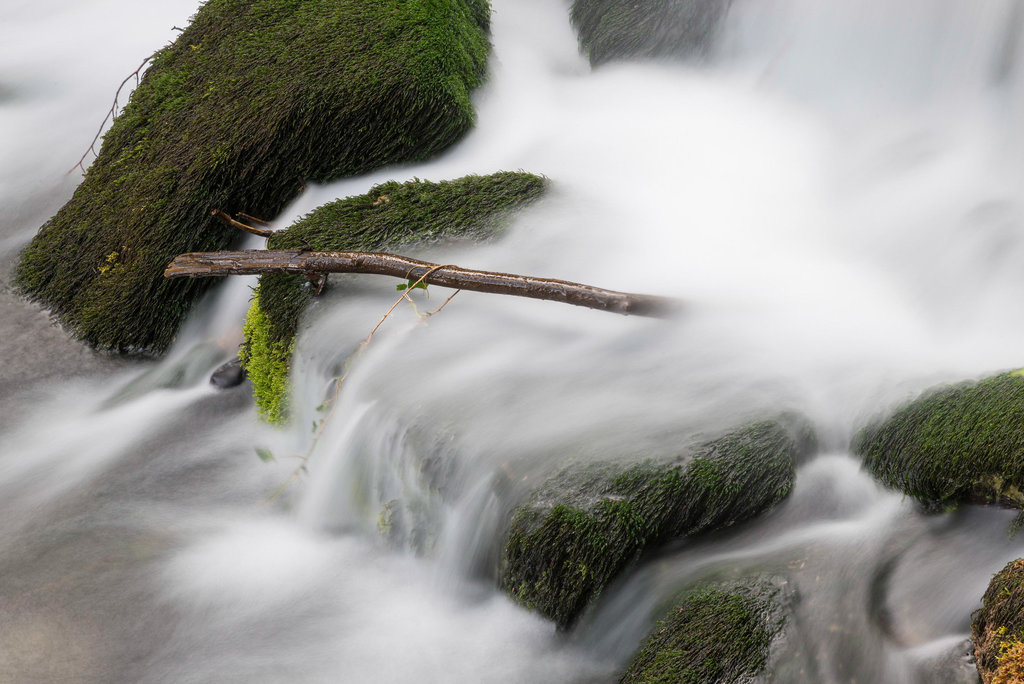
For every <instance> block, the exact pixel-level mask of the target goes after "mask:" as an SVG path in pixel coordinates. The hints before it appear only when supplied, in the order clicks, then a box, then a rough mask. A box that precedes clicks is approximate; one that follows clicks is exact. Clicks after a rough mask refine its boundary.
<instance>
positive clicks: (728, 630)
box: [620, 582, 785, 684]
mask: <svg viewBox="0 0 1024 684" xmlns="http://www.w3.org/2000/svg"><path fill="white" fill-rule="evenodd" d="M779 594H780V589H779V588H778V587H776V586H775V585H773V584H772V583H770V582H747V583H740V584H733V585H726V586H719V587H715V586H706V587H701V588H698V589H695V590H692V591H690V592H687V593H686V594H684V595H683V597H682V599H681V600H679V602H678V603H677V604H676V605H675V606H673V607H672V609H671V610H670V611H669V613H668V615H667V616H666V617H665V619H663V620H662V621H660V622H659V623H658V625H657V626H656V627H655V628H654V630H653V631H652V632H651V635H650V636H649V637H648V639H647V641H646V642H645V643H644V645H643V646H642V647H641V649H640V651H639V653H637V655H636V656H635V657H634V659H633V661H632V663H630V665H629V669H628V670H627V671H626V674H625V675H623V677H622V679H621V680H620V682H621V684H669V683H671V684H683V683H692V684H707V683H709V682H739V681H749V680H750V679H751V678H752V677H755V676H757V675H760V674H763V672H764V670H765V668H766V667H767V665H768V656H769V652H770V650H771V646H772V642H774V641H775V639H776V637H777V636H778V635H779V634H780V633H781V631H782V628H783V625H784V622H785V620H784V612H783V609H782V603H781V601H780V600H779Z"/></svg>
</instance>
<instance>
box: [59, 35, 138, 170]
mask: <svg viewBox="0 0 1024 684" xmlns="http://www.w3.org/2000/svg"><path fill="white" fill-rule="evenodd" d="M154 56H156V53H153V54H152V55H150V56H149V57H146V59H144V60H142V64H140V65H139V66H138V68H137V69H135V71H133V72H132V73H130V74H128V76H126V77H125V79H124V80H123V81H121V85H119V86H118V87H117V92H115V93H114V102H113V104H111V105H110V109H109V110H108V111H107V115H106V116H105V117H103V122H102V123H100V127H99V129H98V130H97V131H96V135H94V136H93V138H92V142H91V143H89V149H87V150H86V151H85V152H83V153H82V156H81V158H80V159H79V160H78V163H77V164H75V165H74V166H72V167H71V168H70V169H68V173H67V175H69V176H70V175H71V174H72V173H74V171H75V169H81V170H82V173H85V158H86V157H88V156H89V153H90V152H92V156H94V157H98V156H99V154H97V152H96V143H97V142H98V141H99V139H100V136H101V135H103V127H104V126H106V125H107V121H108V120H109V121H113V120H114V119H115V118H117V110H118V109H119V106H118V101H117V99H118V98H119V97H120V96H121V91H122V90H123V89H124V86H125V84H126V83H128V81H130V80H132V79H133V78H134V79H135V85H138V84H139V83H140V82H141V78H142V68H143V67H144V66H146V65H147V64H149V61H150V60H151V59H153V57H154Z"/></svg>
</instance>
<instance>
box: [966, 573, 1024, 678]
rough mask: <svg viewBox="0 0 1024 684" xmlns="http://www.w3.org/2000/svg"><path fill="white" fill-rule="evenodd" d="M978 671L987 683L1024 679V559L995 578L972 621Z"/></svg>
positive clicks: (997, 574)
mask: <svg viewBox="0 0 1024 684" xmlns="http://www.w3.org/2000/svg"><path fill="white" fill-rule="evenodd" d="M971 636H972V638H973V640H974V656H975V661H976V663H977V665H978V673H979V674H980V675H981V679H982V681H983V682H984V683H985V684H1011V683H1013V682H1022V681H1024V559H1019V560H1015V561H1012V562H1011V563H1009V564H1008V565H1007V566H1006V567H1005V568H1003V569H1002V570H1000V571H999V572H998V573H996V575H995V576H994V577H993V578H992V581H991V582H990V583H989V585H988V589H987V590H986V591H985V596H984V598H983V599H982V606H981V609H980V610H978V611H977V612H976V613H975V614H974V623H973V624H972V625H971Z"/></svg>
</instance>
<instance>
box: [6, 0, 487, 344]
mask: <svg viewBox="0 0 1024 684" xmlns="http://www.w3.org/2000/svg"><path fill="white" fill-rule="evenodd" d="M489 15H490V10H489V5H488V3H487V0H409V1H407V2H401V3H382V2H378V1H377V0H306V1H305V2H287V1H285V0H209V2H206V3H205V4H203V5H202V7H200V9H199V11H198V12H197V13H196V15H195V17H194V19H193V21H192V23H191V24H190V25H189V27H188V28H187V29H185V31H183V32H182V33H181V34H180V35H179V37H178V39H177V40H176V41H175V42H174V43H173V44H171V45H169V46H167V47H165V48H163V49H162V50H160V51H159V52H157V53H156V55H155V56H154V58H153V60H152V63H151V66H150V67H149V69H148V70H147V71H146V72H145V75H144V76H143V78H142V82H141V84H140V85H139V87H138V88H137V89H136V90H135V92H134V93H133V94H132V96H131V100H130V102H129V104H128V106H127V107H126V108H125V110H124V112H123V113H122V114H121V115H120V116H118V117H117V119H115V121H114V123H113V125H112V127H111V128H110V130H109V131H108V132H107V134H106V135H105V137H104V139H103V146H102V149H101V151H100V154H99V157H98V158H97V159H96V160H95V161H94V162H93V164H92V166H91V167H90V168H89V171H88V173H87V174H86V177H85V179H84V181H83V182H82V184H81V185H80V186H79V187H78V189H77V190H76V191H75V194H74V196H73V197H72V199H71V200H70V201H69V202H68V203H67V204H65V205H64V207H63V208H61V209H60V211H58V213H57V214H56V215H55V216H54V217H53V218H52V219H50V221H48V222H47V223H46V224H45V225H44V226H43V227H42V228H41V229H40V231H39V233H38V234H37V235H36V237H35V238H34V239H33V241H32V243H31V244H30V245H29V246H28V248H27V249H26V251H25V253H24V255H23V256H22V260H21V262H20V264H19V266H18V268H17V272H16V274H15V277H16V284H17V287H18V288H19V289H20V290H21V292H23V293H25V294H26V295H27V296H29V297H31V298H33V299H35V300H38V301H40V302H42V303H44V304H45V305H47V306H49V307H50V308H51V309H52V310H53V312H54V313H55V314H56V315H57V316H58V317H59V318H60V320H61V322H62V323H63V325H64V327H65V328H66V329H68V330H69V331H71V332H72V333H73V334H75V335H77V336H78V337H80V338H82V339H83V340H85V341H87V342H89V343H90V344H92V345H94V346H96V347H100V348H103V349H108V350H112V351H121V352H139V353H149V354H158V353H161V352H163V351H164V350H166V348H167V347H168V345H169V344H170V343H171V341H172V340H173V338H174V334H175V331H176V330H177V327H178V325H179V323H180V322H181V320H182V319H183V317H184V316H185V315H186V313H187V312H188V309H189V307H190V305H191V303H192V302H193V301H194V300H195V299H196V297H198V296H199V295H200V294H201V293H202V292H203V291H204V290H205V289H206V288H208V287H209V286H210V284H211V283H210V281H209V280H208V279H204V278H199V279H185V280H165V279H164V278H163V271H164V268H165V267H166V266H167V264H168V263H169V262H170V261H171V259H173V258H174V257H175V256H176V255H178V254H180V253H182V252H194V251H209V250H219V249H225V248H227V247H229V246H230V245H231V243H233V242H235V241H236V240H237V239H238V238H239V237H240V233H239V232H238V231H234V230H231V229H230V228H226V227H224V226H222V225H220V224H219V223H218V222H217V221H216V220H215V219H213V218H212V217H211V216H210V210H211V209H221V210H223V211H226V212H228V213H229V214H234V213H236V212H239V211H244V212H248V213H250V214H254V215H257V216H263V217H267V218H270V217H274V216H276V215H277V214H278V212H280V211H281V209H283V208H284V206H285V205H286V204H287V203H288V202H290V201H291V200H292V199H294V198H295V196H296V195H298V193H299V192H300V191H301V188H302V187H303V185H304V184H306V183H310V182H313V183H323V182H327V181H331V180H335V179H338V178H342V177H345V176H352V175H357V174H361V173H365V172H367V171H369V170H371V169H374V168H378V167H381V166H385V165H387V164H394V163H399V162H408V161H418V160H423V159H426V158H428V157H430V156H432V155H434V154H435V153H437V152H439V151H441V150H443V149H444V148H446V147H448V146H450V145H451V144H453V143H454V142H456V141H457V140H458V139H459V138H460V137H462V135H463V134H465V133H466V131H467V130H469V128H470V127H471V126H472V123H473V118H474V114H473V109H472V103H471V101H470V92H471V90H472V89H473V88H475V87H476V86H477V85H479V84H480V83H481V82H482V80H483V78H484V75H485V71H486V60H487V54H488V51H489V42H488V37H487V33H488V24H489Z"/></svg>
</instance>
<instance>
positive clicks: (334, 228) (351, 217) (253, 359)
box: [240, 171, 547, 423]
mask: <svg viewBox="0 0 1024 684" xmlns="http://www.w3.org/2000/svg"><path fill="white" fill-rule="evenodd" d="M546 187H547V181H546V179H545V178H543V177H542V176H537V175H534V174H532V173H525V172H522V171H518V172H510V171H502V172H498V173H494V174H491V175H488V176H465V177H463V178H459V179H457V180H449V181H441V182H437V183H435V182H431V181H424V180H418V179H417V180H413V181H408V182H405V183H398V182H395V181H390V182H387V183H383V184H381V185H377V186H375V187H374V188H372V189H371V190H370V191H369V192H367V193H366V194H364V195H357V196H354V197H348V198H345V199H341V200H338V201H336V202H331V203H329V204H325V205H323V206H321V207H319V208H317V209H316V210H314V211H313V212H311V213H310V214H308V215H307V216H305V217H304V218H302V219H301V220H299V221H298V222H296V223H295V224H293V225H292V226H291V227H289V228H288V229H287V230H284V231H280V232H277V233H274V235H272V236H271V237H270V239H269V240H267V247H268V248H269V249H309V250H317V251H362V252H382V251H383V252H394V251H398V250H403V251H406V248H409V247H413V246H415V247H422V246H426V245H431V244H436V243H438V242H442V241H449V240H468V241H483V240H487V239H491V238H493V237H495V236H497V235H498V234H499V233H500V232H501V231H502V229H503V228H504V227H505V226H506V225H507V224H508V222H509V220H510V218H511V215H512V213H513V212H514V211H515V210H516V209H521V208H523V207H525V206H526V205H527V204H529V203H531V202H533V201H535V200H537V199H538V198H539V197H540V196H541V195H542V194H543V193H544V191H545V189H546ZM405 255H406V256H412V255H411V254H409V253H406V254H405ZM312 298H313V293H312V291H311V289H310V288H309V287H308V284H307V281H306V279H305V277H303V276H295V275H288V274H273V275H265V276H262V277H261V278H260V282H259V285H258V287H257V290H256V295H255V296H254V298H253V303H252V306H251V308H250V310H249V316H248V318H247V320H246V324H245V330H244V332H245V344H244V345H243V348H242V351H241V353H240V357H241V359H242V363H243V366H244V367H245V369H246V371H247V372H248V373H249V377H250V379H251V380H252V384H253V390H254V393H255V397H256V404H257V406H258V407H259V410H260V413H261V415H262V416H263V417H264V418H265V419H267V420H268V421H269V422H271V423H282V422H284V421H286V420H287V417H288V371H289V368H290V366H291V358H292V351H293V349H294V346H295V335H296V332H297V331H298V327H299V319H300V317H301V316H302V313H303V311H305V309H306V307H307V306H308V305H309V303H310V302H311V301H312Z"/></svg>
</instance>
